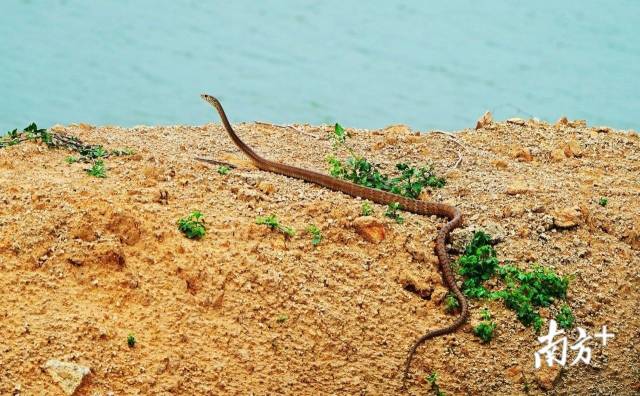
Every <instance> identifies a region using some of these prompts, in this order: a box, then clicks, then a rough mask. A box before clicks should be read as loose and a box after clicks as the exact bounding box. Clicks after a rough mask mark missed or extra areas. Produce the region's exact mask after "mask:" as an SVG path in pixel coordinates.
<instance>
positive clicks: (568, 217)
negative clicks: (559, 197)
mask: <svg viewBox="0 0 640 396" xmlns="http://www.w3.org/2000/svg"><path fill="white" fill-rule="evenodd" d="M552 216H553V224H554V225H555V226H556V227H558V228H572V227H575V226H577V225H579V224H581V223H582V213H581V212H580V210H579V209H576V208H572V207H567V208H562V209H556V210H554V211H553V212H552Z"/></svg>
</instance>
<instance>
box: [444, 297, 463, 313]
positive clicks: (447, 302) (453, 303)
mask: <svg viewBox="0 0 640 396" xmlns="http://www.w3.org/2000/svg"><path fill="white" fill-rule="evenodd" d="M458 308H460V302H459V301H458V299H457V298H456V296H454V295H453V294H451V293H447V295H446V297H445V298H444V310H445V312H446V313H449V314H450V313H454V312H455V311H456V310H457V309H458Z"/></svg>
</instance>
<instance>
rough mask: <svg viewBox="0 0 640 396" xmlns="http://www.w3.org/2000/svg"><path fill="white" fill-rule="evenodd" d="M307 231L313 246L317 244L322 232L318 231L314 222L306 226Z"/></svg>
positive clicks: (320, 239)
mask: <svg viewBox="0 0 640 396" xmlns="http://www.w3.org/2000/svg"><path fill="white" fill-rule="evenodd" d="M307 232H308V233H309V234H311V244H312V245H313V246H318V245H319V244H320V242H321V241H322V233H321V232H320V229H319V228H318V227H316V226H315V224H311V225H310V226H309V227H307Z"/></svg>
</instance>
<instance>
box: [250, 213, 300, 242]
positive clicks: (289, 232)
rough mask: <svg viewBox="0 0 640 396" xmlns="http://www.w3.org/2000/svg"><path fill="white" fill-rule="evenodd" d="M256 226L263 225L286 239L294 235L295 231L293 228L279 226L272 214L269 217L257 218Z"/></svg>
mask: <svg viewBox="0 0 640 396" xmlns="http://www.w3.org/2000/svg"><path fill="white" fill-rule="evenodd" d="M256 224H263V225H266V226H267V227H269V228H271V229H272V230H278V231H280V232H282V233H283V234H284V235H286V236H287V237H292V236H294V235H295V234H296V231H295V230H294V229H293V228H291V227H285V226H283V225H280V222H279V221H278V218H277V217H276V215H274V214H272V215H269V216H258V218H257V219H256Z"/></svg>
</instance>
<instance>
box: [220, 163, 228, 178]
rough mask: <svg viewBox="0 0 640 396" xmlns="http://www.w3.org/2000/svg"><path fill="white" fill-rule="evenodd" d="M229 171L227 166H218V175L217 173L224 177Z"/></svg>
mask: <svg viewBox="0 0 640 396" xmlns="http://www.w3.org/2000/svg"><path fill="white" fill-rule="evenodd" d="M230 171H231V168H229V167H228V166H226V165H220V166H219V167H218V173H219V174H221V175H223V176H224V175H226V174H228V173H229V172H230Z"/></svg>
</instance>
